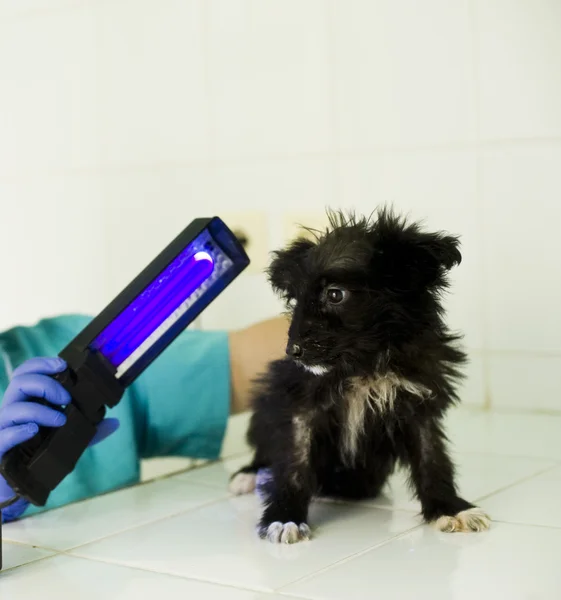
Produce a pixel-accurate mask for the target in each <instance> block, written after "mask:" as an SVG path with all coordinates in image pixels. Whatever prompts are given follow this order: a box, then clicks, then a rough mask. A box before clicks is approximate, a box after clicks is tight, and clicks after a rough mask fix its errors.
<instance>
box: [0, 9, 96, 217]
mask: <svg viewBox="0 0 561 600" xmlns="http://www.w3.org/2000/svg"><path fill="white" fill-rule="evenodd" d="M96 60H97V57H96V42H95V19H94V14H93V11H92V9H91V8H90V7H89V6H87V5H84V6H79V7H77V8H76V9H75V10H71V11H60V12H53V13H48V12H47V13H41V14H35V13H30V15H29V17H27V18H17V19H4V18H2V19H0V86H1V87H0V90H1V92H0V97H1V99H0V176H1V175H4V176H14V174H18V173H24V174H26V176H28V177H29V176H32V175H33V173H34V172H36V171H37V170H39V171H41V170H45V169H65V168H77V167H84V166H95V165H96V164H97V159H98V144H97V142H98V138H97V135H96V124H97V120H96V98H97V90H98V85H97V84H98V82H97V75H96V73H97V67H96ZM38 203H39V199H38ZM3 218H4V217H3Z"/></svg>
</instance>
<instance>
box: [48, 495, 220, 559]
mask: <svg viewBox="0 0 561 600" xmlns="http://www.w3.org/2000/svg"><path fill="white" fill-rule="evenodd" d="M207 489H208V488H207ZM227 499H228V496H227V495H226V496H223V497H221V498H216V499H214V500H210V501H209V502H205V503H203V504H199V505H197V506H193V507H191V508H187V509H183V510H180V511H177V512H173V513H170V514H168V515H166V516H165V517H158V518H157V519H154V520H148V521H145V522H143V523H137V524H136V525H132V526H131V527H126V528H125V529H121V530H119V531H114V532H113V533H110V534H109V535H105V536H103V537H100V538H96V539H93V540H89V541H87V542H84V543H82V544H78V545H77V546H72V547H71V548H67V549H65V550H59V552H63V553H70V552H74V551H75V550H79V549H80V548H83V547H84V546H88V545H89V544H94V543H97V542H102V541H104V540H107V539H109V538H112V537H115V536H116V535H121V534H123V533H129V532H131V531H133V530H134V529H138V528H140V527H146V526H151V525H154V524H156V523H161V522H162V521H166V520H168V519H173V518H175V517H178V516H180V515H183V514H186V513H188V512H192V511H195V510H199V509H202V508H207V507H208V506H212V505H213V504H218V503H219V502H223V501H224V500H227Z"/></svg>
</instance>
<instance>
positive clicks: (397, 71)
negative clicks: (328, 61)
mask: <svg viewBox="0 0 561 600" xmlns="http://www.w3.org/2000/svg"><path fill="white" fill-rule="evenodd" d="M332 4H333V30H334V42H335V75H336V78H335V89H336V95H335V99H336V107H337V128H338V134H339V137H340V146H341V148H342V149H344V150H347V151H355V150H369V149H373V148H384V147H386V146H411V145H413V146H414V145H422V144H442V143H449V142H465V141H468V140H474V139H475V122H476V121H475V114H476V113H475V89H474V86H475V80H474V71H473V66H472V43H473V35H472V34H473V32H472V20H471V17H470V2H469V0H456V1H455V2H448V1H447V0H427V1H425V2H410V1H408V0H333V2H332Z"/></svg>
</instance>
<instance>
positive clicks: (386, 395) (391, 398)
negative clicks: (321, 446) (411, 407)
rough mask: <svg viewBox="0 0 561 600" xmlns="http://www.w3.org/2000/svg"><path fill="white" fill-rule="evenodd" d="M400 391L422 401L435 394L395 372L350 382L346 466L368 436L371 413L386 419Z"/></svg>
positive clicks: (344, 452) (343, 445) (344, 436)
mask: <svg viewBox="0 0 561 600" xmlns="http://www.w3.org/2000/svg"><path fill="white" fill-rule="evenodd" d="M400 390H402V391H404V392H407V393H409V394H411V395H413V396H417V397H418V398H420V399H424V398H428V397H429V396H430V395H431V391H430V390H429V389H428V388H427V387H425V386H424V385H421V384H419V383H416V382H414V381H410V380H409V379H405V378H403V377H399V376H398V375H396V374H395V373H393V372H392V371H388V372H386V373H384V374H383V375H374V376H373V377H368V378H362V377H361V378H359V377H354V378H352V379H351V380H350V387H349V391H348V392H347V394H346V396H345V404H346V415H345V418H344V422H343V424H342V425H343V431H342V436H341V454H342V457H343V460H344V461H345V462H346V463H352V462H353V461H354V458H355V456H356V453H357V448H358V442H359V440H360V437H361V436H362V435H363V434H364V428H365V423H366V415H367V412H368V411H372V412H374V413H375V414H376V415H377V416H383V415H384V413H387V412H389V411H392V410H393V407H394V404H395V400H396V397H397V394H398V392H399V391H400Z"/></svg>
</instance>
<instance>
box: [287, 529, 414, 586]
mask: <svg viewBox="0 0 561 600" xmlns="http://www.w3.org/2000/svg"><path fill="white" fill-rule="evenodd" d="M423 526H424V524H421V525H415V526H414V527H410V528H409V529H407V530H405V531H401V532H400V533H398V534H396V535H394V536H392V537H390V538H388V539H386V540H384V541H382V542H380V543H378V544H374V546H369V547H368V548H365V549H363V550H359V551H358V552H355V553H353V554H350V555H349V556H346V557H345V558H342V559H340V560H337V561H335V562H334V563H331V564H330V565H328V566H326V567H323V568H321V569H319V570H318V571H315V572H314V573H310V574H308V575H304V576H303V577H299V578H298V579H295V580H294V581H291V582H290V583H287V584H285V585H283V586H281V587H280V588H276V589H275V592H276V593H281V594H283V595H285V596H287V595H288V594H286V593H284V592H283V590H284V589H286V588H287V587H289V586H291V585H294V584H296V583H302V582H304V581H307V580H308V579H312V578H313V577H316V576H317V575H321V574H322V573H326V572H327V571H330V570H331V569H333V568H335V567H339V566H341V565H342V564H345V563H347V562H350V561H351V560H354V559H355V558H358V557H360V556H362V555H364V554H368V553H369V552H371V551H373V550H377V549H378V548H381V547H382V546H385V545H386V544H388V543H390V542H393V541H395V540H397V539H400V538H402V537H405V536H406V535H409V534H410V533H411V532H413V531H415V530H417V529H420V528H421V527H423Z"/></svg>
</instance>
